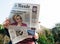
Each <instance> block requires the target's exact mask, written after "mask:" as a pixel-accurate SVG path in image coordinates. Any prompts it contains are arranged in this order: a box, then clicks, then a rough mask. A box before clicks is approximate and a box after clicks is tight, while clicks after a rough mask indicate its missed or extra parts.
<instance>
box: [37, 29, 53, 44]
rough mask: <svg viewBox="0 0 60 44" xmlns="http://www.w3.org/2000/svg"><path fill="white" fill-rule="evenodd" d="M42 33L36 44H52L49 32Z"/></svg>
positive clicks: (51, 35)
mask: <svg viewBox="0 0 60 44" xmlns="http://www.w3.org/2000/svg"><path fill="white" fill-rule="evenodd" d="M44 31H45V33H44V34H39V39H38V41H37V42H38V44H54V36H53V34H52V33H51V32H50V30H44Z"/></svg>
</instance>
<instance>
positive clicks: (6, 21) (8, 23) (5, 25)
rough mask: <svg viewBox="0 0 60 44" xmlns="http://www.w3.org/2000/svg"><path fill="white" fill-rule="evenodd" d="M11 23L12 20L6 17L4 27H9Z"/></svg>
mask: <svg viewBox="0 0 60 44" xmlns="http://www.w3.org/2000/svg"><path fill="white" fill-rule="evenodd" d="M9 25H10V20H9V19H6V20H5V22H4V24H3V26H4V28H8V26H9Z"/></svg>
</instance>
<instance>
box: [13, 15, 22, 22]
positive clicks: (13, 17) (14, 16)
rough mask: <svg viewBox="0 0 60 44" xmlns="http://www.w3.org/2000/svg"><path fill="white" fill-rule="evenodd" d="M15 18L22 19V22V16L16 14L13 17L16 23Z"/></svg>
mask: <svg viewBox="0 0 60 44" xmlns="http://www.w3.org/2000/svg"><path fill="white" fill-rule="evenodd" d="M15 17H16V18H17V17H20V19H21V20H22V17H21V16H20V15H18V14H16V15H13V20H14V21H16V20H15Z"/></svg>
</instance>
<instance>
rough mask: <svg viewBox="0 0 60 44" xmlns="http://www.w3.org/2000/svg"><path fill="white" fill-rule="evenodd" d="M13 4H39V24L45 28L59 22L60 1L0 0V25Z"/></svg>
mask: <svg viewBox="0 0 60 44" xmlns="http://www.w3.org/2000/svg"><path fill="white" fill-rule="evenodd" d="M14 3H32V4H39V5H40V12H39V22H40V25H43V26H45V27H47V28H53V27H54V26H55V24H56V23H59V22H60V0H0V24H2V23H4V20H5V19H6V18H7V17H8V16H9V14H10V11H11V9H12V6H13V5H14Z"/></svg>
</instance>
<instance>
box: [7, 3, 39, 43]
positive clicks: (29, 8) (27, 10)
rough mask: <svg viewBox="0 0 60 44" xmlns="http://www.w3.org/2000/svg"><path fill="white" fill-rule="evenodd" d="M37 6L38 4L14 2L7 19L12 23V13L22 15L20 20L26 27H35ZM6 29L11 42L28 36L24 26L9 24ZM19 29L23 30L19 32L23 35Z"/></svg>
mask: <svg viewBox="0 0 60 44" xmlns="http://www.w3.org/2000/svg"><path fill="white" fill-rule="evenodd" d="M39 7H40V6H39V5H38V4H25V3H22V4H20V3H16V4H15V5H14V6H13V8H12V10H11V13H10V15H9V19H10V21H11V23H14V20H13V19H12V17H13V15H15V14H18V15H20V16H21V17H22V20H23V21H22V22H23V23H25V24H27V27H30V28H31V27H32V28H33V29H35V28H36V27H37V25H38V18H39ZM8 29H9V34H10V37H11V40H12V42H13V44H15V43H17V42H19V41H22V40H24V39H26V38H28V34H27V32H26V30H27V28H26V27H18V26H10V27H9V28H8ZM20 31H23V32H21V33H23V35H22V34H21V33H20Z"/></svg>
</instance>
